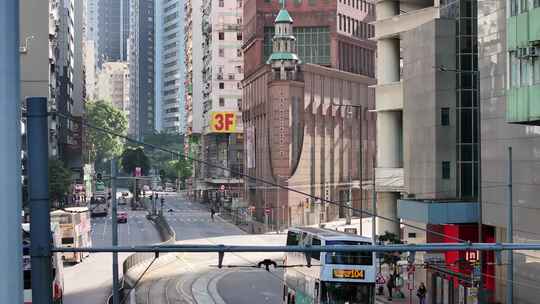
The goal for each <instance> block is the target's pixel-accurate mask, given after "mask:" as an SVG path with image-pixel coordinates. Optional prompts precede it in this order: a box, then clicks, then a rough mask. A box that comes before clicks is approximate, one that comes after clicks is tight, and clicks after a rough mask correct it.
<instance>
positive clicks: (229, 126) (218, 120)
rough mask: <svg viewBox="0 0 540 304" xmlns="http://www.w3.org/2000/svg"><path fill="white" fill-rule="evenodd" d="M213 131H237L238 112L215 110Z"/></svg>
mask: <svg viewBox="0 0 540 304" xmlns="http://www.w3.org/2000/svg"><path fill="white" fill-rule="evenodd" d="M211 127H212V131H213V132H217V133H234V132H235V131H236V113H234V112H213V113H212V124H211Z"/></svg>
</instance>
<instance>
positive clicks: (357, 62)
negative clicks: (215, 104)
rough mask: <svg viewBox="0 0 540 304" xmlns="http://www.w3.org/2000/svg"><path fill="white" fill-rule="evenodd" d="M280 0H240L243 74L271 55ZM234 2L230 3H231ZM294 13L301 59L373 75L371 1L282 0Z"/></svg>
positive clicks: (373, 50)
mask: <svg viewBox="0 0 540 304" xmlns="http://www.w3.org/2000/svg"><path fill="white" fill-rule="evenodd" d="M282 1H285V0H268V1H257V0H244V2H245V5H244V16H243V19H244V20H243V23H244V46H243V48H244V56H245V68H246V71H245V72H246V75H249V74H251V73H252V72H253V71H255V70H256V69H257V68H258V67H259V66H261V65H264V64H265V62H266V60H267V59H268V57H269V56H270V54H271V53H272V37H273V36H274V17H275V16H274V15H275V12H276V9H277V7H278V6H279V3H281V2H282ZM233 2H234V1H233ZM286 2H287V9H288V10H289V11H290V13H291V14H293V15H294V22H295V26H294V35H295V36H296V37H297V39H298V40H297V45H296V47H297V53H298V56H300V58H302V60H303V62H305V63H314V64H319V65H323V66H328V67H332V68H336V69H339V70H343V71H347V72H351V73H355V74H362V75H366V76H369V77H373V76H374V73H375V62H374V60H375V59H374V58H375V57H374V55H375V43H374V42H373V41H370V40H369V39H370V38H372V37H373V34H374V27H373V25H372V24H370V22H371V21H373V20H374V18H375V10H374V7H375V4H374V1H373V0H309V1H308V0H299V1H298V0H297V1H286Z"/></svg>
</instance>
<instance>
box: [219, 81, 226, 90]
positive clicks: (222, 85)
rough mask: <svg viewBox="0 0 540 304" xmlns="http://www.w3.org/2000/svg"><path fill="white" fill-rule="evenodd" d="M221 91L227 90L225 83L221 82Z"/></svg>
mask: <svg viewBox="0 0 540 304" xmlns="http://www.w3.org/2000/svg"><path fill="white" fill-rule="evenodd" d="M219 89H220V90H223V89H225V83H224V82H220V83H219Z"/></svg>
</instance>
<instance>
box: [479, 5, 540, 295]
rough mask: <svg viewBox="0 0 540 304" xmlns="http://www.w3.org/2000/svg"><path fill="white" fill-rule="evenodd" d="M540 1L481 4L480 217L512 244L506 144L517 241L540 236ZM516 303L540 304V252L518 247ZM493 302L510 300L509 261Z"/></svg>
mask: <svg viewBox="0 0 540 304" xmlns="http://www.w3.org/2000/svg"><path fill="white" fill-rule="evenodd" d="M539 16H540V3H539V2H538V1H534V3H533V2H531V1H517V0H511V1H493V2H489V4H488V3H483V2H482V1H479V2H478V54H479V58H478V64H479V75H478V76H479V78H480V91H481V95H480V109H481V116H480V117H481V127H480V130H481V163H482V175H481V181H482V183H481V185H482V189H481V190H482V213H483V217H482V221H483V224H484V225H486V226H488V227H491V228H492V229H494V230H495V233H494V234H495V239H494V240H493V241H494V242H507V241H508V239H507V238H506V234H507V228H508V213H509V212H508V187H507V186H506V185H507V184H508V169H509V160H508V159H509V155H508V148H509V147H512V148H513V156H512V158H513V160H512V167H513V171H512V172H513V185H512V192H513V218H514V221H513V229H514V233H513V239H514V242H524V243H537V242H540V222H539V221H538V218H540V209H539V208H538V191H539V189H540V182H539V179H538V172H539V171H538V168H539V164H540V155H539V154H538V151H540V107H539V105H540V104H539V102H538V98H539V96H540V95H539V94H540V35H539V34H540V17H539ZM513 255H514V274H513V275H514V277H513V280H514V281H513V282H512V285H513V289H514V298H513V301H514V303H536V302H538V290H537V288H536V286H540V280H539V279H538V278H539V277H540V267H539V261H540V254H539V252H537V251H536V252H535V251H530V252H519V251H514V252H513ZM495 267H496V269H495V276H496V277H497V280H496V281H495V284H496V285H495V299H494V300H495V302H498V303H507V302H506V286H507V284H508V283H507V281H506V280H507V279H508V277H507V271H506V269H507V266H506V262H505V261H504V260H503V263H502V264H498V265H496V266H495Z"/></svg>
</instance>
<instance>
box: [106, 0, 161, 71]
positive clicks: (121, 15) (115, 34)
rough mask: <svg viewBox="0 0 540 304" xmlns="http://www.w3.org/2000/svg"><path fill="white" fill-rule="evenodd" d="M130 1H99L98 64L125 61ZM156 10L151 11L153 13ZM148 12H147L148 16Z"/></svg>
mask: <svg viewBox="0 0 540 304" xmlns="http://www.w3.org/2000/svg"><path fill="white" fill-rule="evenodd" d="M130 2H131V1H130V0H98V4H97V26H98V30H97V63H98V67H101V64H103V63H104V62H107V61H117V60H118V61H125V60H126V58H127V40H128V37H129V33H130V28H129V27H130V14H129V9H130ZM153 11H154V9H152V10H151V12H152V13H153ZM146 13H147V12H145V14H146Z"/></svg>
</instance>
